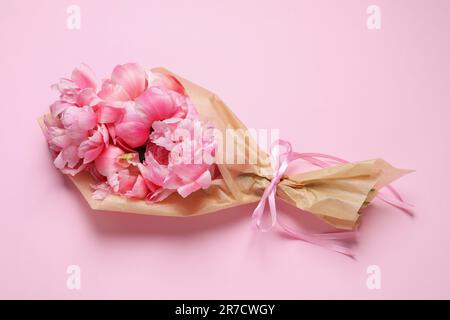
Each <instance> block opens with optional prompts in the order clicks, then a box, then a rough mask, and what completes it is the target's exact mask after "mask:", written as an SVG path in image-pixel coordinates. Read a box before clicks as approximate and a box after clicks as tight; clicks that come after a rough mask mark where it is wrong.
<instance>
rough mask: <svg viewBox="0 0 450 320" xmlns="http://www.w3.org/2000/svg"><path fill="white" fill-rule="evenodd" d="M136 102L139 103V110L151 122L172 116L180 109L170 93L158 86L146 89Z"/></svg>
mask: <svg viewBox="0 0 450 320" xmlns="http://www.w3.org/2000/svg"><path fill="white" fill-rule="evenodd" d="M136 102H137V103H138V106H137V108H138V110H139V111H140V112H142V113H143V115H144V116H145V117H146V119H147V121H148V122H149V123H150V124H152V123H153V121H157V120H165V119H167V118H171V117H172V116H173V115H174V114H175V113H176V112H177V111H178V109H179V108H178V107H177V105H176V104H175V103H174V101H173V100H172V98H171V96H170V94H169V93H168V92H167V91H166V90H164V89H162V88H158V87H151V88H149V89H147V90H145V92H144V93H143V94H142V95H140V96H139V97H138V98H137V99H136Z"/></svg>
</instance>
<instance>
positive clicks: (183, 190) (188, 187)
mask: <svg viewBox="0 0 450 320" xmlns="http://www.w3.org/2000/svg"><path fill="white" fill-rule="evenodd" d="M200 188H201V186H200V185H199V184H198V183H195V182H191V183H188V184H185V185H184V186H181V187H179V188H178V189H177V192H178V194H179V195H180V196H182V197H183V198H186V197H187V196H188V195H190V194H191V193H192V192H195V191H197V190H200Z"/></svg>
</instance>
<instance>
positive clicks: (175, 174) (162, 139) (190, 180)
mask: <svg viewBox="0 0 450 320" xmlns="http://www.w3.org/2000/svg"><path fill="white" fill-rule="evenodd" d="M153 130H154V131H153V133H152V134H151V135H150V143H149V145H148V147H147V151H146V154H145V162H144V163H143V164H139V165H138V167H139V170H140V172H141V174H142V176H143V177H144V178H145V179H147V180H149V181H150V182H152V183H153V184H155V185H156V186H159V189H160V191H159V192H158V193H155V194H152V195H150V198H148V200H150V201H160V200H162V199H163V198H164V197H167V196H168V195H170V194H171V193H173V192H175V191H176V192H178V193H179V194H180V195H181V196H182V197H187V196H188V195H189V194H191V193H192V192H195V191H197V190H199V189H206V188H208V187H209V186H210V184H211V171H210V169H211V165H212V163H213V160H214V155H215V149H216V143H215V139H214V134H213V133H214V132H213V127H212V126H211V125H209V124H203V123H202V122H201V121H200V120H193V119H181V120H174V119H168V120H165V121H157V122H155V123H154V124H153ZM163 190H164V192H162V191H163Z"/></svg>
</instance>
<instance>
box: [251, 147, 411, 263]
mask: <svg viewBox="0 0 450 320" xmlns="http://www.w3.org/2000/svg"><path fill="white" fill-rule="evenodd" d="M269 156H270V163H271V166H272V169H273V176H272V180H271V181H270V184H269V185H268V186H267V188H266V189H265V190H264V193H263V195H262V197H261V200H260V201H259V203H258V205H257V206H256V208H255V210H254V211H253V214H252V220H253V223H254V225H255V226H256V228H257V229H259V230H261V231H263V232H267V231H269V230H270V229H272V228H273V227H274V226H275V225H278V226H280V227H281V229H282V230H283V231H284V232H285V233H286V234H288V235H289V236H291V237H293V238H295V239H299V240H302V241H306V242H309V243H312V244H316V245H319V246H322V247H325V248H329V249H331V250H333V251H336V252H339V253H342V254H345V255H347V256H350V257H353V256H354V254H353V252H352V251H351V250H350V249H349V248H347V247H346V246H343V245H342V244H340V243H339V242H338V241H340V240H346V239H354V238H355V236H356V232H355V231H342V232H327V233H309V232H302V231H298V230H295V231H294V230H292V229H291V228H289V227H287V226H286V225H285V224H283V223H281V222H280V221H279V219H277V209H276V203H275V196H276V190H277V186H278V183H279V182H280V180H281V178H282V177H283V174H284V173H285V172H286V169H287V168H288V166H289V164H290V163H291V162H292V161H294V160H297V159H303V160H305V161H307V162H309V163H310V164H312V165H315V166H318V167H321V168H326V167H329V166H332V165H333V164H335V163H340V164H345V163H349V162H348V161H346V160H343V159H340V158H337V157H334V156H330V155H326V154H321V153H296V152H293V151H292V146H291V144H290V143H289V142H287V141H284V140H278V141H276V142H275V143H274V144H273V145H272V147H271V149H270V154H269ZM321 159H326V160H328V161H329V162H327V161H324V160H321ZM330 162H335V163H330ZM386 188H387V189H388V190H389V191H390V192H391V193H392V195H393V196H394V198H391V197H389V196H388V195H386V194H384V193H381V192H380V191H379V192H378V193H377V197H378V198H379V199H381V200H382V201H384V202H386V203H388V204H390V205H392V206H394V207H397V208H399V209H401V210H403V211H405V212H407V213H408V214H410V215H412V214H413V213H412V205H410V204H408V203H406V202H405V201H404V200H403V199H402V197H401V196H400V194H399V193H398V192H397V191H396V190H395V189H394V188H393V187H392V186H390V185H387V186H386ZM267 201H268V202H269V208H270V218H271V223H270V225H269V226H268V227H263V226H262V218H263V215H264V209H265V206H266V202H267Z"/></svg>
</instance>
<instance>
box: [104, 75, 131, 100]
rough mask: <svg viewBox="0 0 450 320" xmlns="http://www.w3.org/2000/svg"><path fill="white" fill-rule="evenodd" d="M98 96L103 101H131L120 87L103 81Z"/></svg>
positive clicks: (111, 82)
mask: <svg viewBox="0 0 450 320" xmlns="http://www.w3.org/2000/svg"><path fill="white" fill-rule="evenodd" d="M98 96H99V97H100V98H102V99H104V100H105V101H128V100H131V99H130V96H129V95H128V93H127V92H126V91H125V89H124V88H123V87H122V86H121V85H120V84H117V83H115V82H113V81H111V80H109V79H108V80H105V81H103V84H102V89H101V90H100V91H99V93H98Z"/></svg>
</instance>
